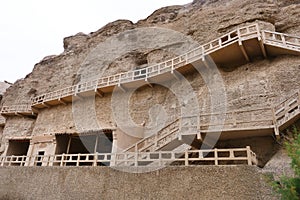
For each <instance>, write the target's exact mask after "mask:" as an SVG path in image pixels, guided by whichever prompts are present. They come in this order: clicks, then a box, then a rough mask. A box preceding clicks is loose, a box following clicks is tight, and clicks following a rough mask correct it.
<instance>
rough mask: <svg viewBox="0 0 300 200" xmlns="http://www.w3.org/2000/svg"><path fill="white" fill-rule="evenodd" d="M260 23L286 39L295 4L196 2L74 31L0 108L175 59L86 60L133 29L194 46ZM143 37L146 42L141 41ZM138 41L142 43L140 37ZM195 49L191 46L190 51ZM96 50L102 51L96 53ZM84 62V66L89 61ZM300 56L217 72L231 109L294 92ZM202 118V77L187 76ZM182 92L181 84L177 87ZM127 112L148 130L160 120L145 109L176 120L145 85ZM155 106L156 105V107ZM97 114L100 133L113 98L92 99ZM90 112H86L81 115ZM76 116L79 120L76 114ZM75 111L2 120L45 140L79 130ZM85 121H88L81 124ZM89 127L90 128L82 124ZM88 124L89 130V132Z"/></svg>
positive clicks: (157, 89)
mask: <svg viewBox="0 0 300 200" xmlns="http://www.w3.org/2000/svg"><path fill="white" fill-rule="evenodd" d="M253 22H259V23H260V25H261V27H263V28H264V29H269V30H276V31H280V32H283V33H293V34H297V35H298V34H299V30H300V28H299V24H300V4H299V1H284V0H268V1H265V0H254V1H250V0H245V1H241V0H226V1H217V0H210V1H204V0H195V1H193V2H192V3H190V4H187V5H183V6H171V7H165V8H161V9H159V10H157V11H155V12H154V13H153V14H152V15H150V16H149V17H148V18H146V19H144V20H140V21H138V22H137V23H136V24H134V23H132V22H130V21H128V20H119V21H115V22H112V23H109V24H108V25H106V26H104V27H103V28H101V29H99V30H98V31H96V32H93V33H90V34H83V33H78V34H76V35H74V36H70V37H67V38H65V39H64V52H63V53H62V54H60V55H57V56H48V57H45V58H44V59H43V60H42V61H40V62H39V63H37V64H36V65H35V67H34V69H33V71H32V73H30V74H29V75H27V76H26V77H25V78H24V79H22V80H18V81H17V82H16V83H15V84H14V85H13V86H11V87H10V88H9V89H8V90H7V92H6V94H5V96H4V99H3V104H5V105H12V104H19V103H26V102H28V101H30V98H31V97H34V96H37V95H39V94H43V93H46V92H51V91H55V90H58V89H61V88H64V87H67V86H71V85H73V84H76V83H79V82H81V81H84V80H85V79H87V78H88V77H87V74H85V73H86V72H89V73H90V74H93V75H94V77H98V78H99V77H101V76H107V75H113V74H115V73H119V72H125V71H128V70H132V69H135V68H136V67H137V66H140V67H143V66H145V65H147V64H151V63H158V62H160V61H162V60H165V59H167V58H171V57H173V56H174V53H170V52H167V51H164V50H162V49H161V48H155V46H156V45H153V47H151V48H140V49H132V50H130V51H129V52H125V53H124V54H123V55H120V56H119V57H117V58H115V59H114V60H111V61H109V62H108V61H107V60H105V59H100V58H108V57H109V56H110V52H107V51H105V49H104V50H103V51H100V53H99V54H98V55H97V56H98V59H96V60H93V59H87V57H88V56H90V54H91V52H92V51H93V50H94V49H95V48H97V47H98V46H99V44H102V43H103V42H105V41H106V40H107V39H109V38H110V37H111V36H115V35H116V34H118V33H122V32H124V31H128V30H135V29H137V28H147V27H160V28H167V29H171V30H175V31H177V32H180V33H182V34H184V35H186V36H188V37H189V39H190V40H194V41H196V42H198V43H199V44H203V43H205V42H208V41H210V40H212V39H215V38H217V37H218V36H221V35H223V34H225V33H227V32H229V31H230V30H233V29H235V28H236V27H239V26H243V25H245V24H249V23H253ZM156 37H157V39H158V40H157V45H159V44H161V41H164V42H166V44H164V46H168V47H169V48H170V49H171V48H174V49H180V50H185V49H188V48H187V46H185V45H186V43H180V41H176V40H172V39H170V38H169V37H165V36H164V37H165V38H159V35H158V36H156ZM146 39H147V38H144V40H146ZM141 40H143V38H142V39H141ZM187 42H189V41H187ZM189 47H190V48H192V47H193V46H189ZM97 52H99V51H97ZM87 60H88V62H87ZM299 66H300V58H299V57H295V56H281V57H278V58H268V59H264V60H262V59H258V60H253V61H252V62H251V63H248V64H245V65H243V66H239V67H232V68H225V67H222V66H219V70H220V73H221V75H222V78H223V79H224V82H225V85H226V93H227V98H228V109H229V110H234V109H241V108H243V109H245V108H257V107H266V106H270V105H271V104H272V103H273V102H274V101H278V99H279V98H280V97H282V96H286V95H288V94H289V93H290V92H291V91H294V90H296V89H298V88H299V86H300V85H299V84H300V81H299V77H300V76H299V75H300V69H299ZM186 78H187V80H188V81H189V82H190V84H191V86H192V87H193V89H194V91H196V95H197V97H198V102H199V105H200V108H201V111H202V112H208V111H209V108H210V99H209V95H208V94H209V91H208V88H207V87H206V86H205V83H204V81H203V78H202V77H201V76H200V75H199V74H191V75H188V76H187V77H186ZM178 88H179V89H181V90H184V89H185V88H184V86H183V85H179V86H178ZM130 105H131V106H130V109H131V110H130V113H131V117H132V118H133V121H134V122H135V123H137V124H142V123H143V122H145V127H148V128H149V127H150V128H151V127H153V126H155V124H157V123H156V122H158V121H160V119H159V118H157V119H151V117H150V116H149V115H148V113H149V110H150V111H151V112H153V113H154V114H153V115H154V116H163V114H164V113H162V112H161V110H162V109H160V108H159V107H155V105H160V106H162V107H163V108H164V110H165V112H166V113H165V114H166V115H167V121H172V119H174V118H176V116H178V114H179V109H178V107H180V105H178V101H177V100H176V98H175V97H174V95H173V94H172V92H171V91H168V90H167V89H166V88H164V87H162V86H157V85H155V86H154V87H153V88H149V87H144V88H141V89H139V90H138V91H137V92H135V93H134V94H133V96H132V98H131V100H130ZM153 106H154V107H153ZM95 108H96V116H97V119H98V121H99V123H100V124H101V126H102V127H112V126H114V123H115V122H114V117H113V115H112V108H111V95H110V94H106V95H105V97H104V98H99V97H97V98H96V100H95ZM86 112H89V111H86ZM79 117H80V116H79ZM73 118H74V113H73V108H72V105H66V106H65V105H61V106H57V107H52V108H47V109H43V110H40V111H39V115H38V118H37V120H36V121H34V120H32V119H25V118H20V117H11V118H8V119H7V125H6V127H5V129H4V134H5V135H30V134H33V135H42V134H48V133H58V132H59V133H66V132H70V133H73V132H76V127H75V123H74V120H73ZM83 120H86V121H88V120H89V119H83ZM87 123H88V122H87ZM92 126H93V125H91V127H92Z"/></svg>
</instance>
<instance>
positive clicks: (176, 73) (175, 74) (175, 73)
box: [171, 70, 182, 81]
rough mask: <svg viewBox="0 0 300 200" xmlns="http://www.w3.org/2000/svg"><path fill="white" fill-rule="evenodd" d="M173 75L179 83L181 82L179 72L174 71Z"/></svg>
mask: <svg viewBox="0 0 300 200" xmlns="http://www.w3.org/2000/svg"><path fill="white" fill-rule="evenodd" d="M171 74H173V76H174V77H175V78H176V79H177V80H178V81H180V80H181V77H182V75H181V74H180V73H179V72H178V71H177V70H173V71H172V72H171Z"/></svg>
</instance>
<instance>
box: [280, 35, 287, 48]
mask: <svg viewBox="0 0 300 200" xmlns="http://www.w3.org/2000/svg"><path fill="white" fill-rule="evenodd" d="M280 37H281V41H282V43H283V44H284V45H285V46H286V41H285V37H284V35H283V33H281V34H280Z"/></svg>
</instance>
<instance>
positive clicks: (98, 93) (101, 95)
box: [95, 88, 104, 97]
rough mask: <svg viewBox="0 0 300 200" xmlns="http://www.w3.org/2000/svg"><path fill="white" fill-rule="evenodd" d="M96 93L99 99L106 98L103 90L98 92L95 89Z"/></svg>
mask: <svg viewBox="0 0 300 200" xmlns="http://www.w3.org/2000/svg"><path fill="white" fill-rule="evenodd" d="M95 93H96V94H97V95H98V96H99V97H104V92H102V91H101V90H98V89H97V88H96V89H95Z"/></svg>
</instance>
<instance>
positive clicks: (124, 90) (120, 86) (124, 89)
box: [118, 84, 127, 92]
mask: <svg viewBox="0 0 300 200" xmlns="http://www.w3.org/2000/svg"><path fill="white" fill-rule="evenodd" d="M118 87H119V88H120V89H121V90H122V91H123V92H126V91H127V90H126V88H124V87H123V86H122V84H118Z"/></svg>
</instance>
